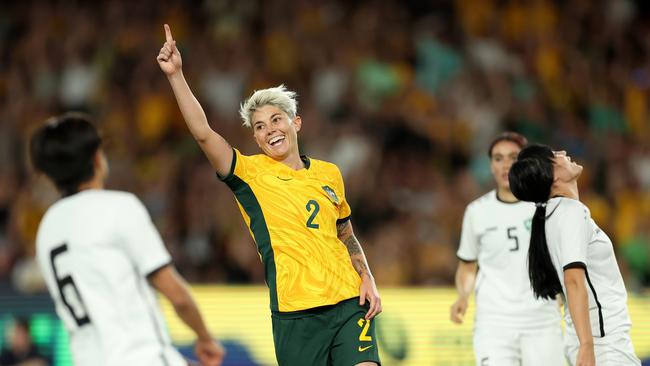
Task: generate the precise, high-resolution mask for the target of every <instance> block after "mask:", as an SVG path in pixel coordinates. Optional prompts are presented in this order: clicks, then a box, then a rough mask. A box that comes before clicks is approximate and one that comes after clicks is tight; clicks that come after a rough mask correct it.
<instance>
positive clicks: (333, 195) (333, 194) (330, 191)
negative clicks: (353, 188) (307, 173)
mask: <svg viewBox="0 0 650 366" xmlns="http://www.w3.org/2000/svg"><path fill="white" fill-rule="evenodd" d="M322 188H323V190H324V191H325V193H327V195H328V196H329V198H330V199H331V200H332V201H333V202H334V203H336V204H337V205H338V204H339V197H338V196H337V195H336V192H334V190H333V189H332V188H330V187H329V186H323V187H322Z"/></svg>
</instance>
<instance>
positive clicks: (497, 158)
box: [490, 140, 521, 190]
mask: <svg viewBox="0 0 650 366" xmlns="http://www.w3.org/2000/svg"><path fill="white" fill-rule="evenodd" d="M520 150H521V148H520V147H519V145H517V144H516V143H514V142H512V141H508V140H503V141H500V142H497V143H496V144H495V145H494V147H492V151H491V158H490V171H491V172H492V175H493V176H494V180H495V181H496V183H497V187H498V188H499V189H507V190H510V183H509V182H508V172H509V171H510V167H511V166H512V164H513V163H514V162H515V161H517V154H519V151H520Z"/></svg>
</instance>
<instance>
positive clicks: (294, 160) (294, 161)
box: [282, 151, 305, 170]
mask: <svg viewBox="0 0 650 366" xmlns="http://www.w3.org/2000/svg"><path fill="white" fill-rule="evenodd" d="M282 164H284V165H286V166H288V167H289V168H291V169H293V170H300V169H302V168H304V167H305V163H304V162H303V161H302V159H300V154H299V153H298V152H297V151H296V152H294V153H292V154H290V155H289V156H287V158H286V159H284V160H282Z"/></svg>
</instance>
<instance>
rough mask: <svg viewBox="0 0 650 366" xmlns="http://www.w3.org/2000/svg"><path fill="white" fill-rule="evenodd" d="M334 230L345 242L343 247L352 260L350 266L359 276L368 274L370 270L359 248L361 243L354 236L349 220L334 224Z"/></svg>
mask: <svg viewBox="0 0 650 366" xmlns="http://www.w3.org/2000/svg"><path fill="white" fill-rule="evenodd" d="M336 230H337V232H338V237H339V239H340V240H341V241H342V242H343V244H345V247H346V248H347V249H348V254H350V259H351V260H352V267H354V270H355V271H357V273H358V274H359V276H361V275H363V274H369V273H370V270H369V269H368V265H367V264H366V258H365V256H364V255H363V250H362V249H361V244H359V240H357V238H356V236H354V232H353V231H352V225H351V224H350V222H349V221H346V222H344V223H341V224H337V225H336Z"/></svg>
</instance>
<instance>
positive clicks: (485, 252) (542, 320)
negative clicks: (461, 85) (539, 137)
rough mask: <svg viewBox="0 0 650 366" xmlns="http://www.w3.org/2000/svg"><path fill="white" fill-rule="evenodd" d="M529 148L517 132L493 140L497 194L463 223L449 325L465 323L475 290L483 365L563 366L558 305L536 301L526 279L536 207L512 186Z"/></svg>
mask: <svg viewBox="0 0 650 366" xmlns="http://www.w3.org/2000/svg"><path fill="white" fill-rule="evenodd" d="M526 144H527V140H526V138H525V137H524V136H522V135H519V134H517V133H514V132H505V133H503V134H501V135H499V136H497V137H496V138H495V139H494V140H493V141H492V143H491V145H490V148H489V150H488V156H489V157H490V170H491V172H492V175H493V176H494V180H495V181H496V185H497V188H496V189H495V190H492V191H490V192H489V193H487V194H485V195H484V196H482V197H480V198H478V199H477V200H475V201H473V202H472V203H470V204H469V205H468V206H467V209H466V211H465V216H464V219H463V228H462V233H461V240H460V247H459V248H458V252H457V255H458V258H459V262H458V269H457V270H456V288H457V290H458V299H457V300H456V302H455V303H454V304H453V305H452V306H451V320H452V321H453V322H454V323H459V324H460V323H462V322H463V317H464V315H465V312H466V311H467V306H468V299H469V296H470V294H471V293H472V291H474V292H475V301H476V318H475V321H474V355H475V358H476V364H477V365H480V366H487V365H489V366H510V365H513V366H514V365H522V366H531V365H539V366H548V365H563V364H564V360H563V357H562V331H561V328H560V312H559V306H558V304H557V302H556V301H553V300H546V299H542V300H537V299H535V297H534V296H533V292H532V290H531V288H530V282H529V281H528V276H527V275H526V253H527V252H528V242H529V238H530V225H531V219H532V216H533V213H534V211H535V205H533V204H531V203H529V202H521V201H519V200H517V198H516V197H515V196H514V195H513V194H512V192H511V191H510V186H509V183H508V171H509V170H510V167H511V166H512V164H513V163H514V162H515V161H516V159H517V154H518V153H519V151H520V150H521V149H522V148H523V147H524V146H525V145H526ZM477 270H478V275H477Z"/></svg>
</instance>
